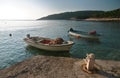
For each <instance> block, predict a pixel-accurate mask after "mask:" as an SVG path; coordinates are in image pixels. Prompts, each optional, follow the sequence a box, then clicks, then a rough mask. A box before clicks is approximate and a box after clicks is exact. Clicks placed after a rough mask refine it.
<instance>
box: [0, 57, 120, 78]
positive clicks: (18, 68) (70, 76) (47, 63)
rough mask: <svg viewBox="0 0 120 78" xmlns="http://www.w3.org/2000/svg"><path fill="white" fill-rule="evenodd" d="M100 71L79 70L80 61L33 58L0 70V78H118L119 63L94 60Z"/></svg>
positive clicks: (119, 75) (62, 58)
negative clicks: (87, 71) (92, 72)
mask: <svg viewBox="0 0 120 78" xmlns="http://www.w3.org/2000/svg"><path fill="white" fill-rule="evenodd" d="M95 61H96V63H97V64H98V66H100V68H101V69H100V70H98V71H97V72H96V73H94V74H88V73H86V72H84V71H82V69H81V65H82V64H83V60H82V59H77V58H69V57H54V56H41V55H37V56H33V57H31V58H29V59H27V60H24V61H22V62H19V63H17V64H15V65H12V66H10V67H9V68H6V69H3V70H0V73H1V74H0V78H91V77H93V78H119V77H120V61H110V60H95Z"/></svg>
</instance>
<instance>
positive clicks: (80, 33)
mask: <svg viewBox="0 0 120 78" xmlns="http://www.w3.org/2000/svg"><path fill="white" fill-rule="evenodd" d="M68 33H69V35H72V36H75V37H77V38H87V39H99V36H100V35H99V34H96V31H91V32H89V33H88V32H84V31H78V30H73V29H70V30H69V31H68Z"/></svg>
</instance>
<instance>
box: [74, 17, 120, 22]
mask: <svg viewBox="0 0 120 78" xmlns="http://www.w3.org/2000/svg"><path fill="white" fill-rule="evenodd" d="M74 20H78V21H101V22H112V21H113V22H120V18H87V19H74Z"/></svg>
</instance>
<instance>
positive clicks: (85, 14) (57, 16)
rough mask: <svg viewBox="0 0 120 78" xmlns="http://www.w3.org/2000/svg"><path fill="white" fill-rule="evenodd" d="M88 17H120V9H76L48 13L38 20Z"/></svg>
mask: <svg viewBox="0 0 120 78" xmlns="http://www.w3.org/2000/svg"><path fill="white" fill-rule="evenodd" d="M86 18H120V9H116V10H112V11H76V12H64V13H60V14H53V15H48V16H46V17H43V18H40V19H38V20H57V19H58V20H69V19H86Z"/></svg>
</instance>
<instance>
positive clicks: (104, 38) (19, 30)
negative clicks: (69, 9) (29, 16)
mask: <svg viewBox="0 0 120 78" xmlns="http://www.w3.org/2000/svg"><path fill="white" fill-rule="evenodd" d="M71 27H72V28H73V29H76V30H82V31H86V32H89V31H91V30H96V31H97V33H99V34H101V36H100V38H99V41H90V40H86V39H82V38H79V39H78V38H75V37H72V36H68V30H69V29H70V28H71ZM10 33H11V34H12V36H11V37H10V36H9V34H10ZM26 34H30V35H31V36H43V37H49V38H56V37H62V38H63V39H64V40H73V41H74V42H75V44H74V45H73V46H72V48H71V49H70V51H69V52H59V53H58V52H49V51H43V50H40V49H37V48H34V47H31V46H27V44H26V43H25V42H24V41H23V38H24V37H26ZM86 53H94V54H95V56H96V58H97V59H104V60H117V61H120V22H86V21H70V20H49V21H47V20H44V21H0V69H4V68H6V67H9V66H11V65H13V64H15V63H17V62H21V61H23V60H25V59H27V58H30V57H32V56H35V55H47V56H56V57H58V56H62V57H73V58H84V57H85V56H86Z"/></svg>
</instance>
